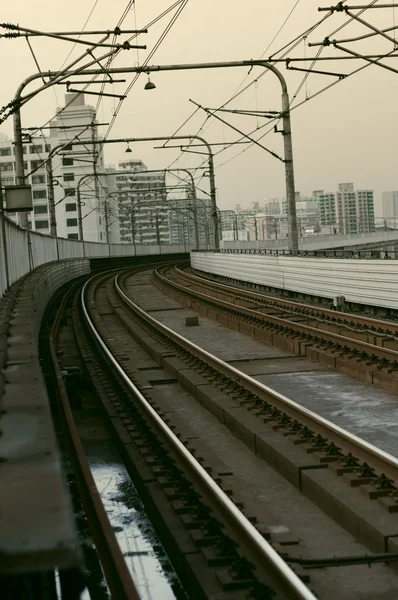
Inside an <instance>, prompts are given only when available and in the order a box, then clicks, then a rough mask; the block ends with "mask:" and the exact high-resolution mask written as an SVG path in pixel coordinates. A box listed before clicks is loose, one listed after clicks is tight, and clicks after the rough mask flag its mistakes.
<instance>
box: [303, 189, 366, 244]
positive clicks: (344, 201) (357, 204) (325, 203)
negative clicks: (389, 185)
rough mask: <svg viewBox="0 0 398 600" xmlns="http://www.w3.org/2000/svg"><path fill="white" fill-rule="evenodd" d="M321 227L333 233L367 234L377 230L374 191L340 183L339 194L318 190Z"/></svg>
mask: <svg viewBox="0 0 398 600" xmlns="http://www.w3.org/2000/svg"><path fill="white" fill-rule="evenodd" d="M313 199H314V200H318V202H319V217H320V222H321V225H323V226H329V228H330V232H331V233H342V234H349V233H367V232H370V231H374V230H375V217H374V199H373V191H372V190H354V184H353V183H339V185H338V191H337V192H324V191H322V190H317V191H316V192H314V193H313Z"/></svg>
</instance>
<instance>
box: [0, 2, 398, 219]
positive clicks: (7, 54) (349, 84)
mask: <svg viewBox="0 0 398 600" xmlns="http://www.w3.org/2000/svg"><path fill="white" fill-rule="evenodd" d="M3 4H4V5H3V6H2V18H1V21H2V22H7V23H14V24H16V23H18V24H19V25H20V26H22V27H27V28H31V29H38V30H41V31H67V30H70V31H72V30H81V29H82V28H83V26H84V24H85V22H86V20H87V18H88V16H89V14H90V12H91V10H92V9H93V7H94V6H95V8H94V10H93V12H92V15H91V17H90V19H89V22H88V24H87V26H86V29H87V30H94V29H111V28H113V27H115V25H117V23H118V22H119V20H120V17H121V15H122V14H123V12H124V10H125V8H126V6H127V5H128V2H127V0H112V2H109V0H97V2H95V0H68V2H65V1H64V0H63V1H62V2H61V1H60V0H53V1H52V2H48V0H19V2H15V3H11V2H7V3H3ZM172 4H173V3H172V1H171V0H152V1H151V2H148V1H144V0H136V2H135V8H134V7H132V8H131V9H130V10H129V11H128V13H127V16H126V18H125V19H124V21H123V24H122V27H123V28H125V29H134V28H135V27H138V28H141V27H144V26H146V25H147V24H148V23H149V22H151V21H152V20H153V19H155V18H156V17H157V16H158V15H159V14H161V13H162V12H163V11H165V10H166V9H167V8H168V7H170V6H171V5H172ZM328 5H329V4H328V3H322V0H301V1H300V0H299V1H298V2H297V0H283V1H281V0H280V1H279V2H275V0H273V1H272V2H271V1H269V0H245V1H236V0H235V1H234V2H231V0H216V1H215V0H200V1H199V0H189V1H188V3H187V5H186V7H185V8H184V10H183V12H182V13H181V15H180V16H179V18H178V19H177V21H176V22H175V24H174V25H173V27H172V28H171V30H170V32H169V33H168V35H167V36H166V38H165V39H164V41H163V42H162V43H161V45H160V46H159V48H158V50H157V51H156V53H155V54H154V56H153V58H152V59H151V60H150V64H152V65H156V64H159V65H166V64H178V63H196V62H216V61H217V62H218V61H239V60H245V59H251V58H260V57H263V58H268V57H269V56H270V55H271V54H273V53H275V52H277V51H279V50H280V49H281V48H282V47H284V46H285V45H286V44H290V43H291V41H292V40H293V39H294V38H296V37H297V36H300V35H301V34H302V33H303V32H304V31H305V30H306V29H307V28H308V27H310V26H311V25H314V24H315V23H316V22H317V21H318V20H319V19H320V18H322V17H323V16H325V15H326V13H320V12H318V6H328ZM292 9H294V10H293V12H292V14H291V15H290V17H289V18H288V19H287V17H288V15H289V13H291V11H292ZM175 11H176V9H175V10H174V11H173V12H171V13H169V14H168V15H167V16H165V17H164V18H163V19H161V20H160V21H158V22H157V23H156V24H155V25H153V26H152V27H151V28H150V30H149V33H148V34H146V35H141V36H140V37H139V43H140V44H146V45H147V46H148V49H147V50H140V51H139V52H137V50H130V51H128V52H127V51H126V52H123V54H122V55H121V56H120V57H118V58H117V59H116V60H115V63H114V66H123V65H128V64H130V65H134V64H140V65H141V64H142V63H143V61H144V60H145V59H146V57H147V56H148V55H149V52H150V51H151V50H152V49H153V48H154V46H155V44H156V42H157V40H158V39H159V37H160V36H161V34H162V32H163V31H164V29H165V28H166V26H167V24H168V23H169V22H170V19H171V17H172V15H173V14H175ZM362 17H363V18H364V19H366V20H368V21H370V22H371V23H373V24H374V25H375V26H377V27H383V28H386V27H393V26H394V25H395V22H397V24H398V9H396V10H395V14H394V11H393V9H380V10H368V11H366V12H365V13H364V14H363V15H362ZM286 19H287V21H286ZM285 21H286V23H285V24H284V22H285ZM347 23H348V17H347V16H346V15H345V14H342V13H335V14H334V15H332V16H330V17H329V18H328V19H327V20H326V21H325V23H324V24H323V25H322V26H320V27H319V28H318V29H316V30H315V31H314V32H313V33H311V34H310V35H309V36H308V40H307V41H308V42H310V43H311V42H312V43H314V42H318V41H321V40H323V39H324V38H325V37H326V36H329V35H331V39H339V40H342V39H346V38H349V37H352V36H354V35H362V34H364V33H367V32H368V31H369V30H367V29H366V28H365V27H364V26H363V25H358V24H357V23H354V24H347ZM283 24H284V25H283ZM282 25H283V27H282ZM342 25H345V27H344V28H343V29H342V30H341V31H339V32H337V33H333V32H334V31H335V30H336V29H337V28H339V27H341V26H342ZM281 27H282V29H281V31H280V32H279V33H278V31H279V30H280V28H281ZM2 32H4V30H2ZM125 37H126V36H124V37H123V38H122V39H125ZM96 39H98V38H96ZM30 40H31V43H32V47H33V49H34V52H35V56H36V58H37V61H38V63H39V65H40V68H41V69H42V70H43V71H47V70H58V69H59V68H60V67H61V65H62V64H63V63H64V61H65V59H66V57H67V55H68V53H69V51H70V50H71V47H72V45H71V44H70V43H67V42H63V41H59V40H53V39H50V38H40V39H39V38H30ZM342 45H343V46H345V47H349V48H351V49H352V50H354V51H356V52H359V53H368V54H373V53H378V52H383V53H387V52H391V51H392V50H393V44H392V42H389V41H387V40H383V39H381V38H380V37H377V38H370V39H367V40H364V41H361V42H355V43H348V42H345V43H343V44H342ZM318 49H319V48H318V47H308V46H307V44H306V43H305V41H300V42H299V43H298V45H297V47H296V48H295V49H292V50H289V53H288V56H289V57H305V56H307V57H311V56H315V54H316V53H317V51H318ZM83 51H84V47H83V46H78V47H77V48H76V49H75V50H73V53H72V55H71V56H70V57H69V59H68V60H69V61H71V60H72V59H73V58H74V57H77V56H78V55H79V54H81V53H82V52H83ZM101 52H102V51H101ZM97 55H98V56H99V53H97ZM332 55H333V56H347V55H346V54H344V53H343V52H341V51H339V50H336V49H335V48H328V49H324V50H323V52H322V54H321V56H332ZM277 56H281V53H279V54H278V55H277ZM0 64H1V73H2V85H1V88H0V106H3V105H5V104H6V103H7V102H9V101H10V100H11V99H12V98H13V96H14V94H15V90H16V88H17V87H18V85H19V84H20V83H21V82H22V80H23V79H24V78H25V77H27V76H29V75H31V74H32V73H35V72H36V71H37V67H36V65H35V62H34V59H33V57H32V55H31V53H30V50H29V48H28V45H27V43H26V40H25V39H11V40H9V39H0ZM309 64H310V61H308V63H307V65H309ZM364 64H365V63H364V62H363V61H361V62H358V61H353V60H344V61H333V62H322V63H321V62H318V63H317V66H316V67H315V68H316V69H318V70H325V71H334V72H339V73H350V72H351V71H352V70H353V69H354V68H358V67H359V66H361V65H364ZM387 64H389V65H390V66H392V67H395V68H397V69H398V59H389V62H388V63H387ZM279 66H280V69H281V70H282V72H283V74H284V76H285V77H286V80H287V84H288V89H289V93H290V95H291V99H292V100H293V96H294V95H295V92H296V91H297V90H298V89H299V88H300V86H301V89H300V90H299V93H298V95H297V98H296V99H294V100H293V106H294V105H295V104H297V103H299V102H301V101H304V105H302V106H299V107H298V108H297V109H295V110H293V111H292V115H291V117H292V132H293V149H294V160H295V178H296V189H297V190H300V191H301V193H302V194H304V195H307V194H308V195H309V194H311V192H312V190H314V189H324V190H328V191H333V190H335V189H336V188H337V184H338V183H339V182H346V181H347V182H348V181H352V182H354V184H355V186H356V188H357V189H374V190H375V197H376V215H381V210H380V204H379V202H380V198H381V192H382V191H385V190H397V189H398V175H397V167H396V162H397V149H396V142H397V97H398V73H393V72H390V71H387V70H384V69H381V68H379V67H377V66H373V65H372V66H369V67H368V68H365V69H364V70H363V71H361V72H360V73H358V74H356V75H353V76H351V77H349V78H347V79H345V80H343V81H340V82H339V83H337V84H336V85H335V86H334V87H332V88H331V89H329V90H328V91H326V92H324V93H322V94H320V95H319V96H317V97H315V94H316V92H317V91H318V90H320V89H321V88H322V87H324V86H326V85H327V84H331V83H332V82H334V81H337V78H336V77H330V76H324V75H315V74H312V75H310V76H309V77H308V79H307V81H306V82H303V75H304V74H303V73H301V72H295V71H286V68H285V64H284V63H281V64H280V65H279ZM300 66H304V65H303V64H301V65H300ZM263 72H264V69H262V68H259V67H256V68H254V69H253V71H252V72H251V73H250V75H249V76H248V77H247V75H248V69H247V68H233V69H217V70H200V71H196V70H195V71H174V72H163V73H157V74H153V76H151V79H152V81H154V82H155V84H156V89H155V90H151V91H145V90H144V84H145V83H146V81H147V76H146V75H142V76H141V77H140V78H139V80H138V82H137V83H136V85H135V86H134V87H133V88H132V89H131V91H130V92H129V94H128V97H127V99H126V100H125V101H124V102H123V106H122V108H121V110H120V112H119V115H118V117H117V119H116V121H115V124H114V126H113V128H112V131H111V133H110V134H109V137H146V136H167V135H172V134H173V133H175V132H176V130H177V129H178V128H179V127H180V126H181V125H182V124H183V123H184V121H185V120H186V119H187V118H188V117H189V116H190V115H191V114H192V112H193V111H194V109H195V107H194V105H193V104H191V103H190V102H189V99H190V98H191V99H193V100H195V101H196V102H198V103H199V104H201V105H202V106H205V107H209V108H217V107H219V106H221V105H222V104H223V103H225V102H226V101H227V100H228V99H229V98H230V97H231V96H232V95H233V94H234V93H235V92H236V90H237V89H238V88H239V86H241V84H242V82H243V81H244V82H245V84H247V83H249V82H251V81H253V80H254V79H255V78H256V77H259V76H260V75H262V73H263ZM132 77H133V76H132V75H131V74H130V75H127V76H126V79H127V83H121V84H118V85H115V86H114V87H113V86H110V85H108V86H107V88H106V91H107V92H108V93H117V94H123V93H124V91H125V89H126V86H127V85H128V83H129V82H130V81H131V79H132ZM301 84H302V85H301ZM37 85H38V83H35V84H30V86H29V87H28V88H27V91H32V90H34V89H35V86H37ZM98 87H99V86H98V85H97V86H92V87H91V88H90V89H91V90H94V89H98ZM280 92H281V88H280V84H279V82H278V80H277V78H276V77H275V76H274V75H273V74H271V73H267V74H266V75H265V76H262V77H261V78H260V79H259V80H258V82H257V84H255V85H252V86H251V87H250V88H249V89H248V90H247V91H246V92H245V93H244V94H242V95H241V96H239V97H238V98H237V99H236V100H235V101H234V102H233V103H231V104H229V105H228V108H233V109H240V110H273V111H277V110H279V109H280V107H281V100H280ZM63 94H64V88H63V87H62V86H56V87H55V88H52V89H50V90H48V91H46V92H43V93H41V94H40V95H38V96H37V97H36V98H35V99H33V100H32V101H30V102H29V103H28V104H27V105H26V106H25V107H23V109H22V120H23V125H24V126H26V127H28V126H40V125H43V124H44V123H45V122H46V121H48V120H49V119H50V118H51V117H52V116H53V115H54V112H55V109H56V107H57V106H62V105H63ZM306 98H308V100H307V101H306ZM86 102H87V103H90V104H93V105H94V106H95V104H96V98H95V97H93V98H90V100H89V97H88V96H86ZM114 108H115V102H114V101H113V99H104V100H103V101H102V103H101V105H100V108H99V111H98V120H99V121H100V122H106V123H107V122H110V121H111V119H112V113H113V111H114ZM219 114H220V116H222V118H224V119H225V120H228V121H229V122H230V123H231V124H233V125H234V126H235V127H238V128H240V129H243V130H244V131H245V132H249V131H252V130H254V129H256V127H257V126H258V127H261V126H262V125H264V123H265V122H267V121H266V120H265V119H264V118H263V117H258V118H254V117H247V116H245V117H243V116H239V115H236V114H231V113H219ZM205 118H206V113H204V112H203V111H201V110H200V111H198V112H197V113H196V114H195V115H194V117H193V118H192V119H190V120H189V121H188V122H187V123H186V125H185V126H184V127H183V128H182V129H181V131H180V134H197V133H198V131H199V128H200V127H201V126H202V125H203V123H204V121H205ZM272 127H273V123H272V124H271V125H269V124H268V128H267V127H266V128H263V129H262V130H261V132H264V133H265V131H267V129H272ZM279 127H280V125H279ZM105 130H106V127H104V128H102V130H101V133H105ZM0 133H4V134H6V135H9V136H10V137H11V136H12V122H11V119H8V120H7V121H6V122H5V123H4V124H3V125H2V126H1V127H0ZM201 134H202V135H203V137H205V138H206V139H207V140H208V142H209V143H220V142H230V141H233V140H236V139H237V138H238V137H240V136H239V135H238V134H237V133H236V132H234V131H232V130H231V129H229V128H228V127H227V126H225V125H222V124H220V123H219V122H217V121H216V120H215V119H211V120H208V121H207V123H206V124H205V126H204V128H203V129H202V131H201ZM259 135H260V133H259V132H257V137H259ZM261 143H262V144H264V145H265V146H267V147H268V148H270V149H271V150H272V151H274V152H276V153H277V154H279V155H281V156H282V155H283V138H282V136H281V135H280V134H275V133H273V132H271V133H269V134H268V135H267V136H266V137H264V138H263V140H262V141H261ZM244 148H245V146H243V145H239V146H234V147H233V148H230V149H228V150H225V151H223V152H221V153H220V154H219V155H218V156H216V158H215V165H216V186H217V190H218V203H219V206H220V207H221V208H222V209H225V208H234V205H235V204H236V203H239V204H241V205H242V206H247V207H249V206H251V203H252V202H255V201H260V202H261V201H263V200H264V199H265V198H272V197H282V196H284V195H285V178H284V166H283V164H282V163H281V162H280V161H278V160H276V159H275V158H273V157H271V156H270V155H269V154H267V153H266V152H265V151H264V150H263V149H261V148H259V147H256V146H252V147H250V148H249V149H247V150H246V151H244V152H243V153H242V150H243V149H244ZM132 149H133V154H130V155H129V156H130V157H131V156H133V157H137V158H141V159H142V160H143V161H144V162H145V163H146V164H147V166H148V168H149V169H153V168H166V167H168V166H169V165H170V164H171V163H172V162H173V161H174V160H175V159H177V158H178V157H179V156H180V152H179V150H178V149H177V150H154V149H153V144H151V143H142V144H141V143H140V144H138V143H137V144H134V145H132ZM221 149H222V146H214V151H215V152H216V151H219V150H221ZM124 150H125V147H124V146H122V145H121V146H119V147H117V146H116V145H108V146H107V147H106V148H105V162H106V164H117V162H118V161H119V160H120V159H124V158H125V157H126V155H125V154H124ZM196 150H198V148H196ZM199 150H200V148H199ZM203 158H204V157H203V156H202V155H198V154H189V155H187V154H185V155H184V156H182V157H181V158H180V159H179V160H178V163H175V164H174V165H173V166H174V167H175V166H180V167H182V168H184V167H185V168H187V167H188V168H192V167H197V166H199V165H200V164H201V163H202V161H203ZM198 173H199V172H198ZM199 186H200V187H203V188H204V189H208V187H207V186H208V180H207V179H202V180H201V181H200V183H199Z"/></svg>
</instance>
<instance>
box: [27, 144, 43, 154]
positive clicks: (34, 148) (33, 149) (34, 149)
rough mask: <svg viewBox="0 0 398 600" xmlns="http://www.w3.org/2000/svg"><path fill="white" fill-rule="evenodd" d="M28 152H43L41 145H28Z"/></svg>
mask: <svg viewBox="0 0 398 600" xmlns="http://www.w3.org/2000/svg"><path fill="white" fill-rule="evenodd" d="M29 152H30V154H40V152H43V146H36V145H35V146H29Z"/></svg>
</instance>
